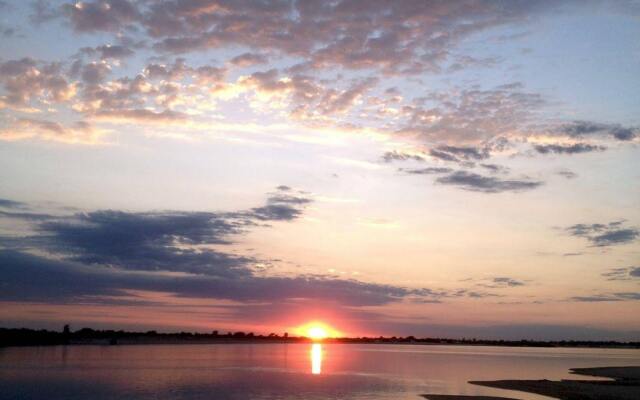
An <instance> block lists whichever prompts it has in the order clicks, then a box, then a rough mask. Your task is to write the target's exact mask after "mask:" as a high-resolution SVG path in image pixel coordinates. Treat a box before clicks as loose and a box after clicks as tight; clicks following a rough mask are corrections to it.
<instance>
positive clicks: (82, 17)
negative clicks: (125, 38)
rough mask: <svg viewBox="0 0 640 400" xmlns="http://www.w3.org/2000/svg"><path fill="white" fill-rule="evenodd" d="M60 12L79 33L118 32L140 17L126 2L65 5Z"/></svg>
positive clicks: (112, 1)
mask: <svg viewBox="0 0 640 400" xmlns="http://www.w3.org/2000/svg"><path fill="white" fill-rule="evenodd" d="M62 12H63V13H64V14H65V16H66V17H67V18H69V21H70V22H71V25H72V26H73V29H75V30H76V31H79V32H95V31H118V30H119V29H121V28H124V27H126V26H128V25H130V24H131V23H133V22H134V21H136V20H138V19H139V18H140V17H141V15H140V13H139V11H138V9H137V7H136V5H135V4H134V3H131V2H129V1H127V0H109V1H102V0H99V1H88V2H84V1H83V2H77V3H75V4H65V5H63V6H62Z"/></svg>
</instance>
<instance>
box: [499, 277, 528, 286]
mask: <svg viewBox="0 0 640 400" xmlns="http://www.w3.org/2000/svg"><path fill="white" fill-rule="evenodd" d="M492 283H493V284H495V285H496V286H498V287H515V286H524V282H522V281H519V280H517V279H513V278H509V277H504V276H500V277H496V278H493V280H492Z"/></svg>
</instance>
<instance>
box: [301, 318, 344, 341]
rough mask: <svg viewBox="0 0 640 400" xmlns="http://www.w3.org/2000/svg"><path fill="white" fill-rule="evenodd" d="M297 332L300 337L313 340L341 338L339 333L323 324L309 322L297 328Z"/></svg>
mask: <svg viewBox="0 0 640 400" xmlns="http://www.w3.org/2000/svg"><path fill="white" fill-rule="evenodd" d="M295 332H296V333H297V334H298V335H300V336H305V337H308V338H310V339H312V340H323V339H326V338H330V337H338V336H341V333H340V332H339V331H337V330H335V329H333V328H331V327H330V326H328V325H327V324H324V323H322V322H309V323H307V324H305V325H302V326H299V327H297V328H296V329H295Z"/></svg>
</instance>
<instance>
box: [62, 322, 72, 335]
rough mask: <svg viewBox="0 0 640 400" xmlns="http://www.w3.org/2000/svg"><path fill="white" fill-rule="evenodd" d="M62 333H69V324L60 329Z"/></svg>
mask: <svg viewBox="0 0 640 400" xmlns="http://www.w3.org/2000/svg"><path fill="white" fill-rule="evenodd" d="M62 333H63V334H65V335H68V334H69V333H71V329H70V328H69V324H67V325H65V326H64V328H63V329H62Z"/></svg>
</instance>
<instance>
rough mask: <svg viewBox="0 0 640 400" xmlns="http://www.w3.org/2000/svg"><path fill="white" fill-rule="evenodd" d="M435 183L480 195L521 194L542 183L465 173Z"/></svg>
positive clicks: (453, 174) (444, 177)
mask: <svg viewBox="0 0 640 400" xmlns="http://www.w3.org/2000/svg"><path fill="white" fill-rule="evenodd" d="M436 182H437V183H439V184H442V185H451V186H456V187H459V188H461V189H464V190H469V191H473V192H482V193H501V192H522V191H526V190H531V189H535V188H537V187H539V186H541V185H542V182H539V181H532V180H515V179H499V178H496V177H490V176H483V175H479V174H476V173H473V172H467V171H456V172H453V173H451V174H449V175H446V176H442V177H439V178H437V179H436Z"/></svg>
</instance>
